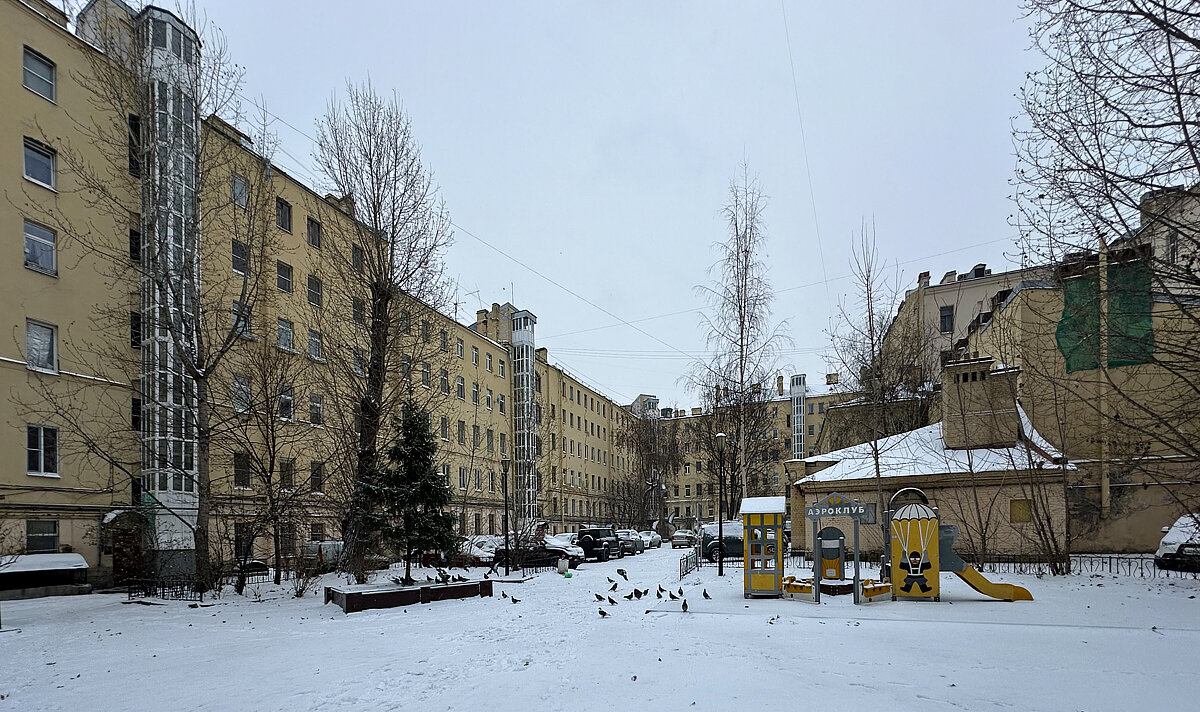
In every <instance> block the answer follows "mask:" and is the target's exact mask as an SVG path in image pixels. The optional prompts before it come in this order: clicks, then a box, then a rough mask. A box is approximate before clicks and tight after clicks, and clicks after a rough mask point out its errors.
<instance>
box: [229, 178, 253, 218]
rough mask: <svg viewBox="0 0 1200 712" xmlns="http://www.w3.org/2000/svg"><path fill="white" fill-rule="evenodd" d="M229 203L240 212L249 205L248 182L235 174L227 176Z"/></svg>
mask: <svg viewBox="0 0 1200 712" xmlns="http://www.w3.org/2000/svg"><path fill="white" fill-rule="evenodd" d="M239 187H240V188H241V190H240V191H239V190H238V189H239ZM229 202H231V203H233V204H234V205H236V206H238V207H239V208H241V209H242V210H246V209H247V208H248V207H249V205H250V181H248V180H246V177H245V176H243V175H241V174H239V173H236V172H234V173H231V174H230V175H229Z"/></svg>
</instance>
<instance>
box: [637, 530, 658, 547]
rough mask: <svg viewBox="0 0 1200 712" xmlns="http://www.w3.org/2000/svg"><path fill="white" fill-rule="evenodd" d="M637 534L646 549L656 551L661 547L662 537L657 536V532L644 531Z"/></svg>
mask: <svg viewBox="0 0 1200 712" xmlns="http://www.w3.org/2000/svg"><path fill="white" fill-rule="evenodd" d="M638 534H639V535H641V537H642V541H644V542H646V548H647V549H657V548H658V547H660V546H662V537H661V536H659V535H658V532H652V531H644V532H638Z"/></svg>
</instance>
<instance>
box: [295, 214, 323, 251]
mask: <svg viewBox="0 0 1200 712" xmlns="http://www.w3.org/2000/svg"><path fill="white" fill-rule="evenodd" d="M313 226H316V230H315V231H314V230H313ZM288 232H291V230H288ZM314 234H315V235H316V241H314V240H313V235H314ZM304 241H305V242H307V243H308V246H309V247H311V248H313V249H314V250H319V249H321V222H320V221H319V220H316V219H314V218H313V216H311V215H308V216H306V218H305V221H304Z"/></svg>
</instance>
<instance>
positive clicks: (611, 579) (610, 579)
mask: <svg viewBox="0 0 1200 712" xmlns="http://www.w3.org/2000/svg"><path fill="white" fill-rule="evenodd" d="M605 578H607V579H608V582H609V583H616V582H617V580H616V579H615V578H613V577H612V576H605Z"/></svg>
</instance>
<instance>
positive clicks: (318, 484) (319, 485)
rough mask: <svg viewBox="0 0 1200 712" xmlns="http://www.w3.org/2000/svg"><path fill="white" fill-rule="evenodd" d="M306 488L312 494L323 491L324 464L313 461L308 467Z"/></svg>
mask: <svg viewBox="0 0 1200 712" xmlns="http://www.w3.org/2000/svg"><path fill="white" fill-rule="evenodd" d="M308 488H309V489H311V490H312V491H313V492H324V491H325V463H324V462H322V461H320V460H313V461H312V462H311V463H309V465H308Z"/></svg>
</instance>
